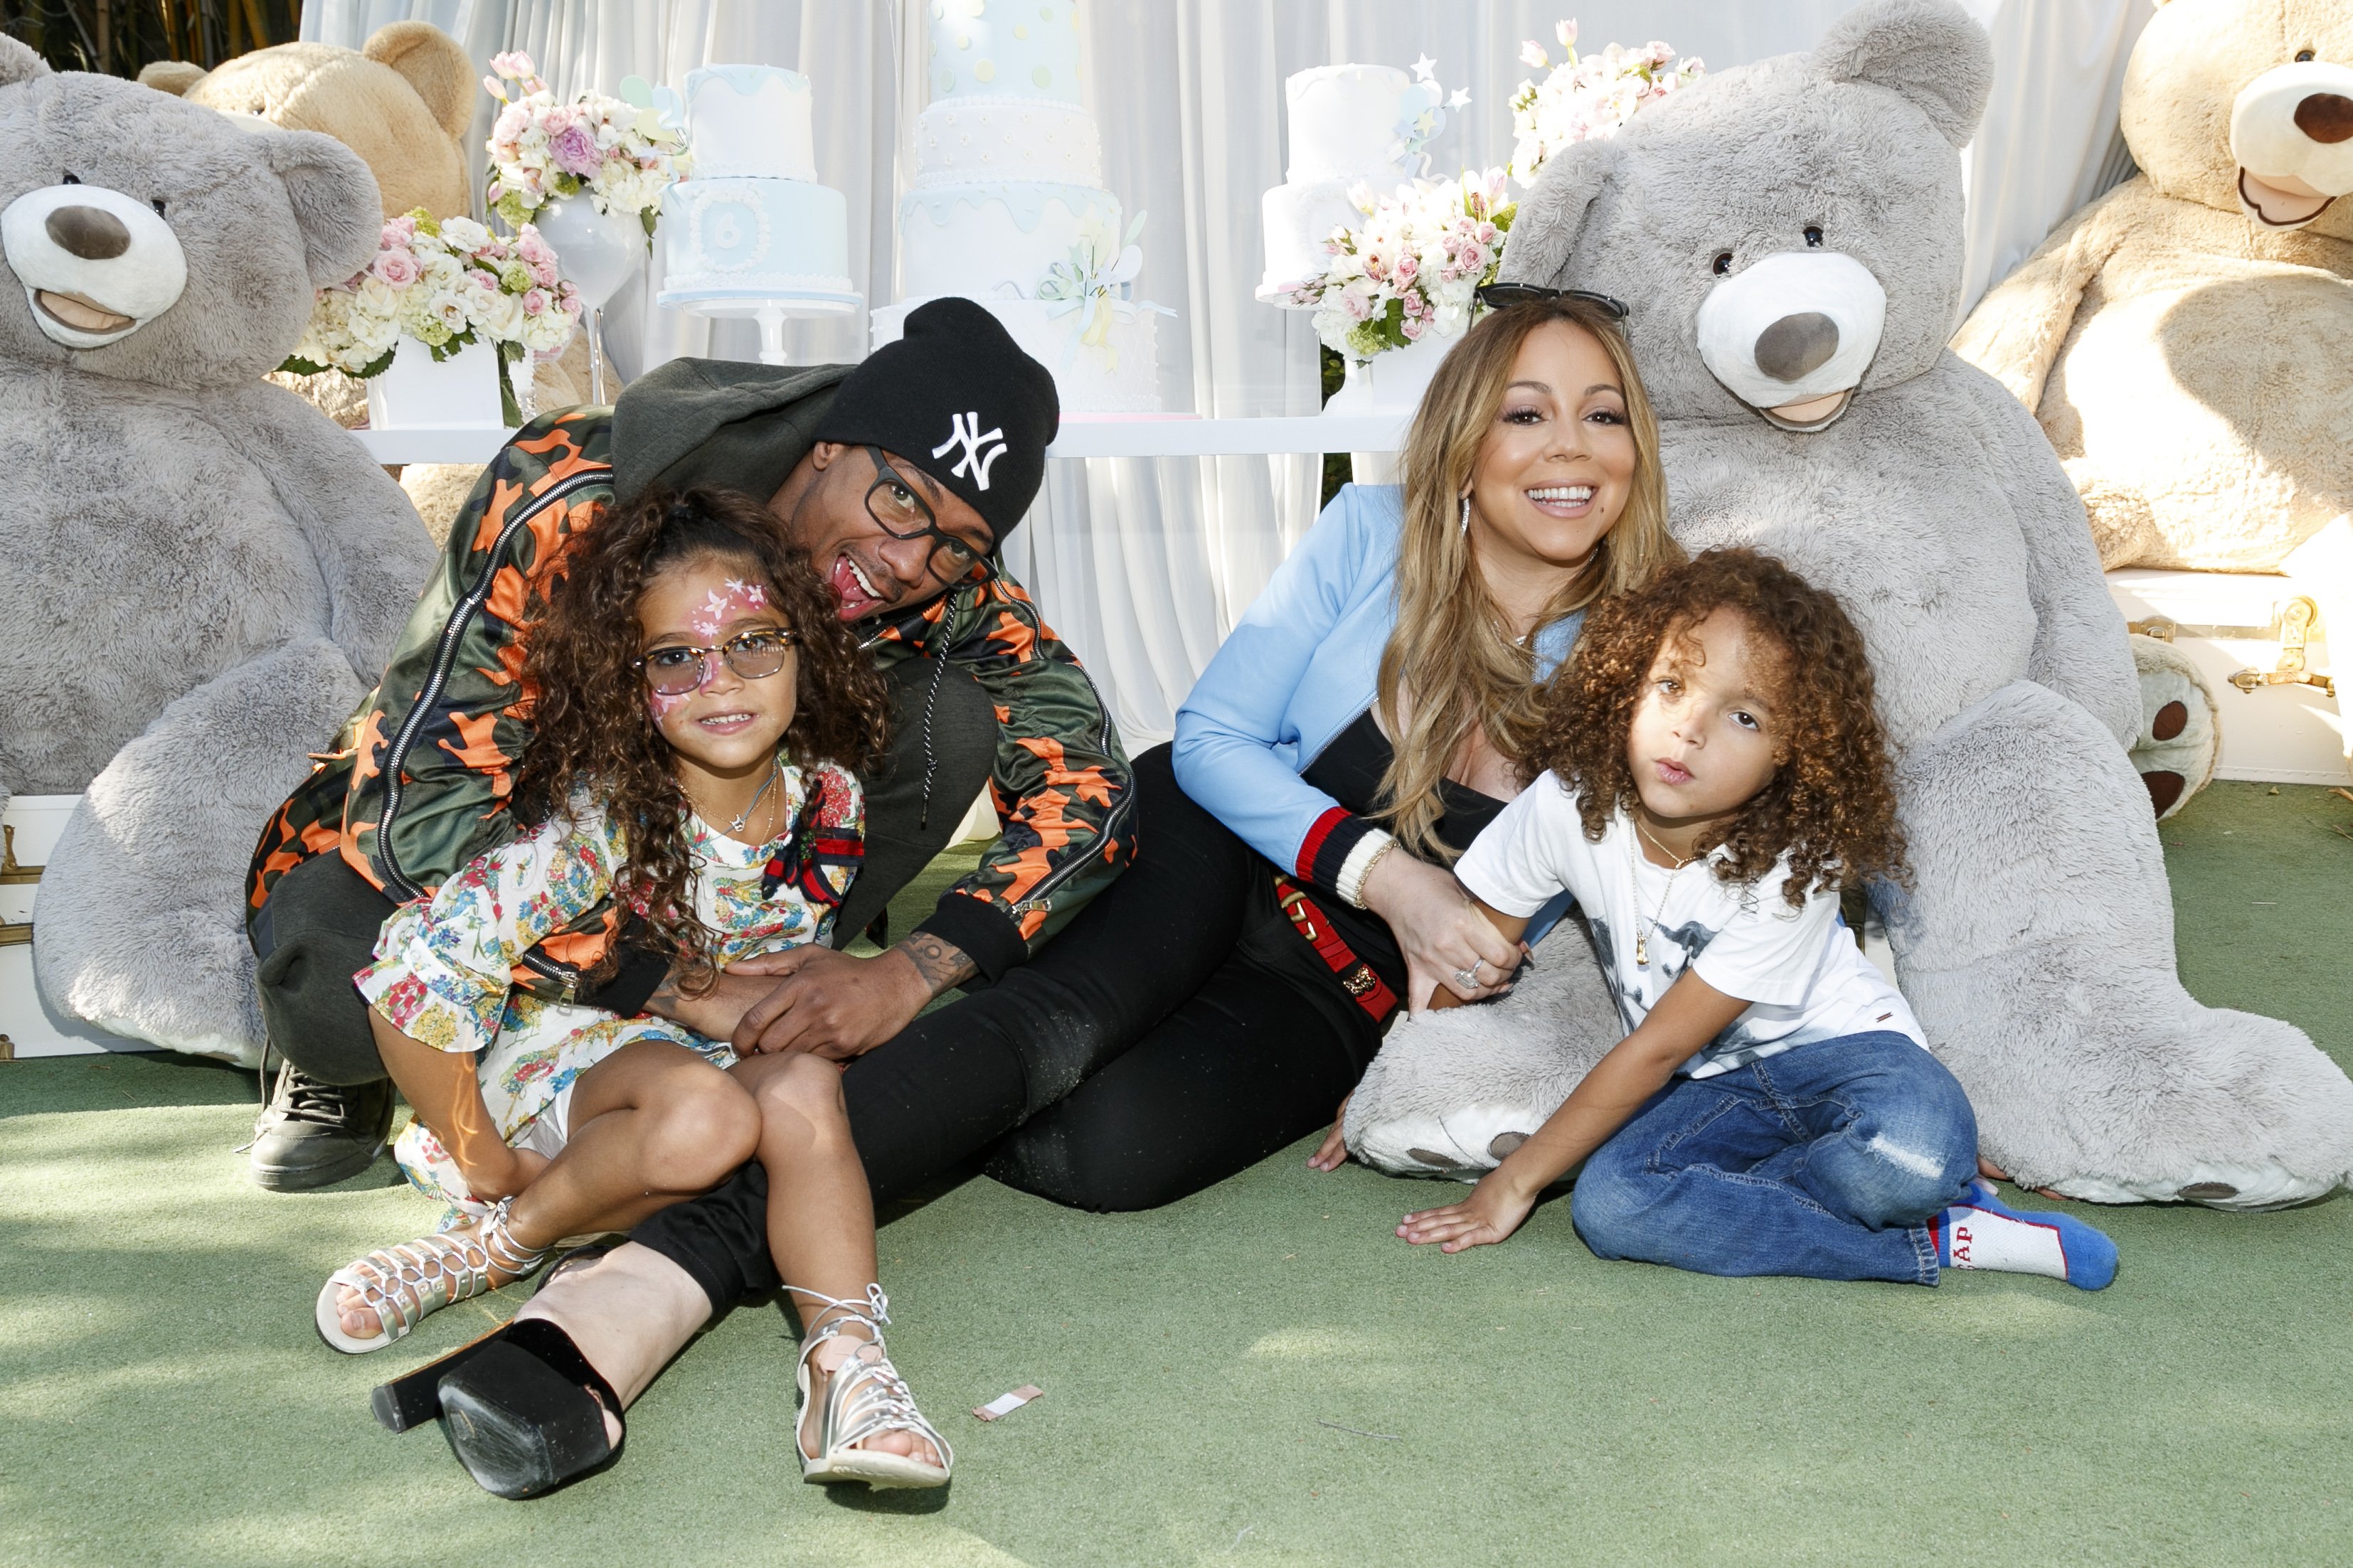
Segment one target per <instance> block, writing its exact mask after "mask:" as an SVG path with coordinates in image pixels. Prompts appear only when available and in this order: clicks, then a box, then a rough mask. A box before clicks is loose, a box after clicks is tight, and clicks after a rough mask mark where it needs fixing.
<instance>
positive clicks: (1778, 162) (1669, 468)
mask: <svg viewBox="0 0 2353 1568" xmlns="http://www.w3.org/2000/svg"><path fill="white" fill-rule="evenodd" d="M2177 3H2181V0H2177ZM1991 74H1992V62H1991V56H1990V50H1989V46H1988V44H1987V41H1986V37H1985V35H1984V34H1983V33H1982V32H1981V31H1979V30H1978V27H1977V26H1975V25H1974V24H1973V23H1971V22H1970V21H1969V19H1968V16H1967V14H1966V13H1964V12H1963V11H1962V10H1961V9H1960V7H1959V6H1958V5H1956V4H1953V3H1952V0H1866V3H1865V4H1862V5H1858V6H1856V7H1855V8H1854V9H1853V10H1852V11H1850V12H1848V13H1847V14H1846V15H1845V16H1842V17H1841V19H1840V20H1839V21H1838V22H1837V23H1836V24H1834V25H1833V26H1831V29H1830V31H1829V34H1828V35H1827V36H1826V37H1824V39H1823V40H1822V43H1821V45H1820V47H1818V48H1817V49H1816V50H1814V51H1813V53H1812V54H1810V55H1790V56H1785V57H1782V58H1776V59H1770V60H1765V61H1762V62H1759V63H1757V64H1756V65H1751V66H1747V67H1744V68H1739V69H1736V70H1729V71H1725V72H1723V73H1721V74H1719V75H1714V76H1710V77H1708V78H1707V79H1704V81H1702V82H1701V83H1700V84H1699V85H1698V86H1696V87H1694V88H1692V89H1688V90H1686V91H1683V92H1678V93H1676V94H1674V95H1673V96H1672V97H1671V98H1669V99H1666V100H1663V101H1662V102H1660V103H1658V104H1655V105H1651V106H1650V107H1647V108H1645V109H1644V110H1642V111H1641V113H1640V114H1637V115H1636V116H1635V117H1634V118H1633V119H1632V121H1630V122H1629V123H1628V124H1627V126H1626V127H1625V128H1624V129H1623V130H1621V131H1620V132H1618V134H1617V135H1616V136H1615V137H1614V138H1612V139H1610V140H1607V141H1592V142H1581V143H1578V144H1577V145H1575V146H1573V147H1571V148H1569V149H1568V150H1567V151H1566V152H1564V153H1559V154H1556V156H1555V157H1554V158H1553V160H1552V161H1551V162H1550V163H1548V164H1547V165H1546V169H1545V171H1544V174H1543V175H1542V176H1541V178H1540V179H1539V180H1538V182H1537V184H1536V187H1535V190H1534V191H1533V192H1532V193H1531V194H1530V195H1529V197H1528V199H1527V200H1526V201H1525V203H1524V204H1523V205H1522V206H1521V208H1520V214H1519V217H1518V219H1517V221H1516V222H1515V223H1514V226H1513V230H1512V237H1511V243H1510V247H1509V248H1508V249H1507V250H1506V252H1505V254H1504V265H1503V275H1504V277H1505V278H1507V279H1516V280H1524V281H1530V282H1536V283H1546V284H1553V285H1559V286H1574V287H1577V288H1582V289H1599V290H1601V291H1603V292H1605V293H1608V294H1611V295H1614V296H1616V297H1617V298H1619V299H1620V300H1625V301H1627V302H1628V303H1629V304H1630V305H1631V306H1632V312H1633V313H1632V315H1631V317H1630V320H1629V321H1628V324H1627V326H1628V332H1629V335H1630V341H1631V342H1632V345H1633V349H1634V355H1635V359H1636V361H1637V363H1640V364H1641V368H1642V374H1643V379H1644V382H1645V384H1646V385H1647V386H1648V388H1649V391H1650V395H1651V401H1652V403H1653V404H1654V405H1655V406H1656V407H1657V410H1658V413H1659V418H1660V422H1661V427H1662V439H1663V443H1664V447H1663V460H1664V465H1665V468H1666V475H1667V481H1668V489H1669V498H1670V508H1671V519H1670V521H1671V526H1672V530H1673V531H1674V534H1675V536H1676V538H1677V539H1678V540H1679V541H1680V542H1682V543H1683V546H1684V547H1685V548H1686V549H1689V550H1693V551H1700V550H1704V549H1708V548H1710V547H1712V546H1718V545H1736V544H1737V545H1752V546H1755V547H1757V548H1758V549H1761V550H1763V551H1765V552H1767V553H1770V554H1773V555H1776V556H1778V557H1779V558H1780V559H1782V560H1784V561H1786V562H1788V563H1789V564H1790V565H1791V566H1792V567H1794V568H1796V569H1797V570H1798V571H1799V572H1800V573H1802V574H1805V575H1806V576H1807V577H1808V578H1809V579H1810V580H1811V581H1813V582H1815V583H1816V584H1820V585H1821V586H1823V587H1826V588H1829V589H1831V590H1832V591H1834V592H1835V593H1836V594H1837V595H1839V597H1840V599H1841V602H1842V603H1843V604H1844V605H1845V606H1846V608H1847V610H1848V612H1849V613H1850V614H1851V615H1852V616H1853V617H1854V620H1855V622H1856V624H1857V625H1858V626H1860V627H1861V628H1862V632H1863V635H1864V637H1865V640H1866V642H1867V644H1868V646H1869V648H1870V651H1871V657H1872V661H1873V667H1874V670H1875V673H1876V675H1877V679H1878V687H1879V692H1880V702H1881V709H1882V717H1883V721H1885V723H1886V725H1887V727H1888V730H1889V731H1890V733H1891V735H1892V737H1893V738H1894V742H1896V746H1897V750H1898V754H1899V758H1900V764H1899V765H1900V773H1899V779H1898V786H1899V789H1900V792H1901V797H1900V798H1901V808H1902V813H1903V820H1904V824H1905V830H1906V833H1907V835H1908V837H1909V839H1910V844H1911V859H1912V866H1913V869H1914V873H1915V887H1914V889H1913V890H1912V892H1911V893H1910V894H1909V895H1908V896H1905V895H1902V894H1900V893H1898V891H1897V890H1896V889H1891V888H1885V887H1880V888H1875V889H1872V895H1873V902H1874V903H1875V904H1876V906H1877V907H1878V909H1879V910H1880V913H1881V914H1882V916H1883V918H1884V920H1885V921H1886V924H1887V928H1888V932H1889V939H1890V942H1891V944H1892V946H1893V948H1894V965H1895V972H1896V974H1897V976H1898V979H1899V982H1900V984H1902V987H1903V990H1904V993H1905V996H1906V997H1907V998H1908V999H1909V1000H1910V1002H1911V1004H1912V1005H1913V1008H1914V1009H1915V1012H1916V1013H1917V1014H1918V1016H1919V1018H1920V1021H1921V1023H1922V1024H1923V1026H1925V1027H1926V1031H1927V1035H1928V1038H1929V1041H1930V1043H1931V1046H1932V1047H1933V1048H1934V1049H1935V1051H1936V1054H1937V1056H1938V1057H1939V1058H1942V1059H1943V1060H1944V1061H1945V1062H1946V1064H1947V1065H1948V1066H1949V1067H1950V1068H1952V1069H1953V1071H1954V1073H1955V1075H1956V1076H1957V1077H1958V1078H1959V1079H1960V1081H1961V1083H1962V1084H1963V1086H1964V1087H1965V1088H1966V1089H1968V1094H1969V1098H1970V1100H1972V1102H1973V1103H1974V1104H1975V1106H1976V1108H1977V1113H1978V1127H1979V1131H1980V1136H1981V1144H1980V1147H1981V1150H1982V1152H1983V1153H1984V1155H1985V1156H1986V1157H1987V1158H1988V1159H1989V1160H1990V1161H1992V1162H1993V1163H1996V1164H1997V1165H1999V1166H2001V1167H2004V1168H2006V1169H2007V1170H2008V1171H2010V1173H2013V1174H2014V1175H2015V1176H2016V1177H2017V1178H2018V1179H2019V1180H2021V1182H2023V1183H2025V1184H2030V1185H2033V1186H2040V1187H2052V1188H2055V1189H2057V1190H2058V1191H2060V1192H2062V1193H2064V1194H2070V1195H2073V1196H2077V1197H2084V1198H2094V1199H2099V1200H2102V1201H2106V1202H2127V1201H2134V1200H2147V1199H2158V1200H2165V1199H2189V1200H2195V1201H2202V1202H2207V1203H2213V1204H2219V1205H2228V1206H2235V1207H2263V1206H2269V1205H2277V1204H2283V1203H2289V1202H2294V1201H2297V1200H2300V1199H2304V1198H2309V1197H2312V1196H2315V1195H2316V1194H2321V1193H2325V1192H2327V1191H2328V1190H2329V1189H2330V1188H2332V1187H2334V1186H2336V1185H2337V1184H2339V1183H2341V1182H2343V1181H2345V1180H2346V1179H2347V1176H2348V1172H2353V1082H2348V1080H2347V1079H2346V1076H2345V1074H2344V1073H2343V1072H2341V1071H2340V1070H2338V1068H2337V1066H2336V1064H2335V1063H2333V1062H2332V1061H2330V1060H2329V1058H2327V1057H2326V1056H2325V1055H2323V1054H2322V1053H2321V1052H2320V1051H2319V1050H2317V1049H2316V1048H2315V1047H2314V1046H2313V1044H2312V1042H2311V1041H2310V1040H2308V1039H2306V1037H2305V1036H2304V1035H2303V1034H2302V1033H2301V1032H2300V1031H2298V1030H2297V1029H2295V1028H2294V1027H2292V1026H2289V1025H2287V1024H2284V1023H2282V1022H2279V1021H2278V1020H2275V1019H2272V1018H2264V1017H2259V1016H2254V1015H2252V1014H2247V1013H2235V1012H2227V1011H2223V1010H2221V1009H2218V1008H2209V1007H2205V1006H2202V1005H2200V1004H2199V1003H2198V1002H2197V1001H2195V1000H2194V999H2193V998H2191V997H2190V995H2189V993H2188V992H2186V991H2184V990H2183V989H2182V987H2181V984H2180V982H2179V980H2178V979H2177V978H2176V976H2175V973H2174V960H2173V922H2172V900H2171V897H2170V894H2169V893H2168V888H2167V884H2166V874H2165V862H2164V859H2163V858H2162V856H2161V854H2160V852H2159V848H2158V835H2157V826H2156V823H2155V821H2154V819H2153V818H2152V816H2151V814H2150V812H2149V809H2148V803H2147V796H2146V795H2145V794H2144V793H2143V790H2142V787H2141V785H2140V784H2139V783H2138V781H2137V778H2136V776H2135V774H2134V773H2133V771H2132V769H2131V767H2130V766H2129V765H2128V764H2127V763H2126V753H2125V742H2126V738H2127V737H2128V736H2129V735H2131V734H2132V733H2133V731H2134V730H2135V728H2136V727H2137V724H2138V722H2139V718H2140V700H2139V696H2138V691H2137V684H2136V682H2135V679H2134V672H2133V668H2132V664H2131V660H2130V658H2129V655H2128V653H2127V650H2126V635H2125V628H2124V625H2123V622H2122V619H2121V617H2120V616H2118V614H2117V612H2116V607H2115V605H2114V604H2113V603H2112V601H2111V600H2110V599H2109V597H2108V595H2107V593H2106V590H2105V585H2104V584H2103V582H2102V580H2101V577H2100V572H2099V563H2098V561H2097V559H2096V558H2095V557H2094V552H2093V550H2092V543H2091V534H2090V531H2088V530H2087V529H2086V528H2085V526H2084V509H2083V505H2082V503H2081V502H2080V501H2079V500H2077V499H2076V495H2075V491H2074V489H2073V486H2071V485H2070V484H2069V483H2068V481H2067V476H2066V474H2065V473H2064V471H2063V470H2062V468H2060V466H2059V462H2058V459H2057V458H2055V457H2054V456H2053V455H2052V450H2051V445H2050V443H2049V442H2048V441H2047V440H2045V439H2044V437H2043V436H2042V431H2041V430H2040V429H2038V428H2037V427H2036V426H2035V424H2034V421H2033V418H2032V416H2030V415H2029V414H2028V413H2027V412H2026V410H2025V409H2023V408H2021V406H2020V405H2019V404H2018V401H2017V400H2016V399H2015V398H2013V397H2011V396H2010V395H2009V394H2008V393H2006V392H2005V391H2004V390H2003V389H2002V387H2001V385H2000V384H1999V383H1998V382H1996V381H1994V380H1993V379H1992V378H1991V377H1990V376H1988V375H1987V374H1984V373H1983V372H1982V371H1979V370H1977V369H1975V368H1974V367H1972V366H1970V365H1968V364H1966V363H1962V362H1961V361H1960V360H1959V359H1957V357H1955V356H1954V355H1953V354H1952V353H1949V352H1947V350H1946V348H1945V339H1946V335H1947V331H1948V329H1949V324H1950V322H1951V321H1952V320H1953V317H1954V313H1955V310H1954V307H1955V302H1956V300H1957V295H1958V293H1959V289H1960V279H1961V243H1962V239H1961V236H1962V228H1961V207H1962V193H1961V168H1960V162H1959V159H1958V157H1957V151H1956V150H1957V148H1958V147H1959V146H1960V145H1961V144H1962V143H1964V142H1968V139H1969V137H1970V135H1971V133H1972V132H1973V131H1974V130H1975V128H1976V125H1977V121H1978V115H1979V114H1980V112H1981V111H1982V110H1983V107H1984V103H1985V98H1986V93H1987V89H1988V87H1989V82H1990V79H1991ZM1536 957H1537V959H1538V964H1537V967H1536V968H1535V971H1534V973H1532V975H1531V976H1530V977H1529V978H1528V979H1527V980H1525V981H1524V982H1523V983H1522V984H1521V985H1520V987H1519V989H1518V990H1517V991H1515V992H1514V993H1513V994H1510V995H1508V996H1506V997H1504V999H1502V1000H1501V1001H1499V1002H1497V1003H1494V1004H1493V1005H1487V1006H1481V1007H1472V1008H1463V1009H1460V1010H1457V1011H1453V1012H1448V1013H1440V1014H1432V1015H1429V1016H1425V1017H1424V1018H1422V1019H1420V1020H1418V1021H1415V1022H1411V1023H1407V1024H1403V1025H1400V1026H1398V1028H1396V1029H1395V1030H1393V1031H1392V1032H1391V1034H1390V1037H1389V1039H1388V1043H1387V1045H1386V1046H1385V1047H1383V1050H1382V1052H1381V1055H1380V1057H1379V1058H1377V1060H1376V1062H1375V1063H1374V1066H1373V1068H1372V1070H1371V1071H1370V1072H1369V1073H1368V1074H1367V1075H1366V1079H1365V1081H1364V1083H1363V1085H1362V1086H1360V1088H1359V1089H1358V1090H1357V1093H1356V1096H1355V1097H1354V1099H1353V1100H1352V1101H1351V1103H1350V1106H1349V1110H1348V1117H1347V1124H1346V1127H1345V1131H1346V1133H1347V1136H1348V1140H1349V1143H1350V1146H1351V1148H1352V1149H1354V1150H1355V1151H1356V1152H1358V1153H1359V1154H1360V1155H1361V1156H1363V1157H1365V1158H1366V1159H1368V1160H1370V1161H1371V1162H1372V1163H1376V1164H1379V1165H1382V1166H1384V1167H1386V1168H1388V1169H1392V1170H1399V1171H1419V1172H1422V1173H1440V1172H1444V1173H1469V1172H1475V1171H1477V1170H1480V1169H1483V1168H1485V1167H1488V1166H1492V1165H1493V1163H1495V1161H1496V1160H1497V1159H1499V1158H1500V1157H1501V1155H1502V1154H1503V1153H1504V1152H1507V1151H1508V1149H1509V1148H1510V1147H1511V1146H1513V1144H1514V1142H1516V1140H1517V1139H1518V1138H1519V1137H1521V1136H1523V1135H1525V1133H1526V1132H1528V1131H1532V1130H1533V1128H1534V1126H1535V1124H1536V1123H1537V1122H1538V1121H1540V1120H1541V1119H1542V1118H1543V1117H1544V1116H1546V1115H1547V1114H1549V1113H1550V1111H1551V1110H1553V1108H1554V1107H1555V1106H1556V1105H1557V1104H1558V1103H1559V1101H1560V1100H1561V1099H1562V1098H1563V1097H1564V1096H1565V1095H1566V1094H1567V1092H1568V1090H1569V1089H1570V1088H1571V1087H1572V1086H1573V1085H1574V1084H1575V1083H1576V1081H1577V1079H1578V1078H1580V1077H1581V1076H1582V1075H1583V1073H1584V1072H1585V1070H1586V1068H1588V1067H1589V1066H1590V1065H1591V1063H1592V1062H1593V1061H1594V1060H1595V1059H1597V1058H1598V1057H1599V1054H1600V1053H1601V1052H1602V1051H1604V1050H1606V1049H1607V1048H1608V1047H1609V1044H1610V1043H1611V1042H1612V1041H1613V1040H1614V1039H1615V1037H1616V1036H1617V1034H1618V1033H1619V1029H1618V1026H1617V1025H1616V1013H1615V1009H1614V1008H1613V1007H1612V1006H1611V1005H1610V1003H1609V998H1608V995H1607V994H1606V992H1605V991H1604V990H1603V988H1602V984H1601V981H1600V979H1599V974H1598V973H1597V970H1596V967H1595V964H1594V963H1593V962H1592V960H1591V956H1590V953H1589V951H1588V948H1587V946H1586V944H1585V941H1584V938H1583V937H1582V935H1581V934H1579V933H1577V932H1576V931H1563V932H1562V933H1561V934H1559V935H1557V936H1555V937H1553V938H1552V939H1550V940H1548V941H1546V942H1545V943H1543V944H1542V945H1541V946H1540V947H1539V948H1538V950H1537V953H1536ZM1430 1155H1436V1156H1440V1158H1439V1159H1431V1158H1427V1157H1425V1156H1430Z"/></svg>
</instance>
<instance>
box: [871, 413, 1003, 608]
mask: <svg viewBox="0 0 2353 1568" xmlns="http://www.w3.org/2000/svg"><path fill="white" fill-rule="evenodd" d="M866 452H867V455H868V456H869V457H871V458H873V459H874V482H873V483H872V484H871V485H869V486H868V487H867V489H866V515H867V516H869V517H871V518H872V519H873V520H874V521H876V522H879V523H881V525H882V531H883V532H885V533H887V534H889V535H890V536H891V537H892V538H893V539H928V540H930V541H931V542H932V553H931V557H930V566H931V570H932V575H933V576H934V577H936V578H938V579H939V580H940V581H941V582H943V583H961V582H973V583H986V582H987V581H988V579H989V578H990V576H991V575H993V574H992V573H991V571H990V569H989V564H988V557H987V553H986V552H983V551H978V550H975V549H974V548H973V547H972V543H971V542H970V541H968V540H963V539H958V538H957V537H956V536H955V534H953V533H950V532H948V531H946V530H944V529H943V528H942V527H940V523H939V519H937V518H935V517H934V516H933V515H932V509H931V508H930V507H928V506H925V505H924V504H923V497H922V496H921V495H919V494H917V493H916V491H915V487H914V486H913V485H911V484H909V483H908V482H907V481H906V480H905V479H902V478H901V477H900V475H899V470H898V469H896V468H892V466H891V460H890V459H889V458H885V457H884V456H883V455H882V448H881V447H867V448H866Z"/></svg>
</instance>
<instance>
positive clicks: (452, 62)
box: [360, 22, 474, 139]
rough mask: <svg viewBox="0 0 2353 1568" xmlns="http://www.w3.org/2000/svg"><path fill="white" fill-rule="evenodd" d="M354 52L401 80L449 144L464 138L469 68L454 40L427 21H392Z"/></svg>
mask: <svg viewBox="0 0 2353 1568" xmlns="http://www.w3.org/2000/svg"><path fill="white" fill-rule="evenodd" d="M360 53H362V54H364V55H365V56H366V57H367V58H370V59H372V60H374V61H375V62H376V64H378V65H382V66H390V67H391V68H393V69H394V70H396V71H397V72H399V73H400V74H401V75H402V76H403V77H406V79H407V80H408V85H409V86H411V87H413V88H415V89H417V97H419V98H421V99H423V100H425V107H426V110H427V112H429V113H430V114H431V115H432V116H433V121H434V123H435V124H437V125H438V126H440V127H441V129H442V130H444V131H446V132H448V133H449V135H450V136H451V137H452V138H453V139H462V138H463V137H464V136H465V134H466V126H467V125H468V123H469V122H470V121H472V119H473V117H474V64H473V62H472V61H471V60H470V59H468V58H466V50H465V47H464V46H463V45H461V44H459V42H458V40H457V39H455V38H453V37H450V36H449V35H448V34H447V33H445V32H443V31H442V30H441V29H440V28H438V27H437V26H434V25H433V24H432V23H430V22H392V23H388V24H386V25H385V26H381V27H378V28H377V29H376V30H375V33H374V34H372V35H370V37H369V38H368V41H367V44H366V47H364V48H362V49H361V50H360Z"/></svg>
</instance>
